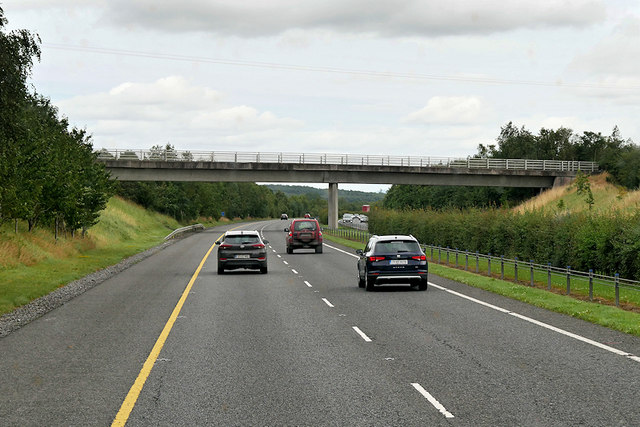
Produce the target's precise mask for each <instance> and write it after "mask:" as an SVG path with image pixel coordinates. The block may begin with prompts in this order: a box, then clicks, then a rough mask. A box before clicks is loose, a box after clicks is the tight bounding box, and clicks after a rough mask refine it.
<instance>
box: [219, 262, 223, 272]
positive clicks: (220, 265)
mask: <svg viewBox="0 0 640 427" xmlns="http://www.w3.org/2000/svg"><path fill="white" fill-rule="evenodd" d="M218 274H224V267H223V266H222V263H218Z"/></svg>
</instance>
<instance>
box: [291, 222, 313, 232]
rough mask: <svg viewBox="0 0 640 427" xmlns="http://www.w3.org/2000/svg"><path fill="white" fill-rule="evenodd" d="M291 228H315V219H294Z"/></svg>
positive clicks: (296, 229)
mask: <svg viewBox="0 0 640 427" xmlns="http://www.w3.org/2000/svg"><path fill="white" fill-rule="evenodd" d="M293 229H294V230H295V231H302V230H315V229H316V222H315V221H296V222H295V223H294V225H293Z"/></svg>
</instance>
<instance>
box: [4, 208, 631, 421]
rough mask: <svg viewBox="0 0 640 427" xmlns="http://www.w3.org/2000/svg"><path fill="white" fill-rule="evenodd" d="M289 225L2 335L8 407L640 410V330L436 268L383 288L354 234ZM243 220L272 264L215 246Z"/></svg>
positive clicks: (417, 415)
mask: <svg viewBox="0 0 640 427" xmlns="http://www.w3.org/2000/svg"><path fill="white" fill-rule="evenodd" d="M285 224H288V222H285V221H279V220H277V221H266V222H259V223H252V224H242V225H237V224H236V225H228V226H225V227H218V228H215V229H208V230H206V231H204V232H202V233H198V234H194V235H191V236H189V237H186V238H184V239H182V240H179V241H177V242H176V243H174V244H173V245H170V246H168V247H167V248H165V249H164V250H162V251H160V252H158V253H156V254H155V255H153V256H151V257H149V258H147V259H145V260H143V261H141V262H139V263H138V264H136V265H134V266H132V267H131V268H129V269H128V270H126V271H124V272H122V273H120V274H118V275H117V276H114V277H112V278H111V279H109V280H107V281H105V282H104V283H102V284H100V285H99V286H96V287H95V288H93V289H91V290H89V291H87V292H86V293H84V294H82V295H80V296H79V297H77V298H75V299H74V300H72V301H70V302H68V303H67V304H65V305H64V306H62V307H60V308H58V309H56V310H53V311H51V312H49V313H48V314H47V315H45V316H43V317H41V318H39V319H37V320H36V321H34V322H32V323H30V324H28V325H27V326H25V327H23V328H22V329H19V330H17V331H15V332H13V333H11V334H9V335H8V336H6V337H4V338H0V378H1V379H2V380H1V381H0V424H1V425H2V426H41V425H48V426H58V425H60V426H62V425H65V426H71V425H73V426H75V425H78V426H80V425H82V426H86V425H99V426H107V425H111V424H112V423H113V422H114V419H116V416H117V414H118V418H117V422H122V423H124V422H126V424H127V425H130V426H147V425H151V426H158V425H160V426H165V425H167V426H168V425H177V426H194V425H216V426H217V425H220V426H281V425H283V426H284V425H296V426H306V425H309V426H311V425H319V426H440V425H442V426H449V425H452V426H476V425H492V426H493V425H508V426H516V425H517V426H541V425H542V426H546V425H548V426H565V425H566V426H574V425H585V426H614V425H615V426H631V425H638V424H640V406H639V405H638V386H639V384H640V358H638V357H636V356H638V355H640V339H639V338H637V337H633V336H630V335H626V334H622V333H618V332H615V331H611V330H609V329H606V328H603V327H599V326H595V325H592V324H589V323H586V322H583V321H580V320H578V319H573V318H571V317H568V316H564V315H560V314H557V313H552V312H549V311H546V310H542V309H538V308H535V307H532V306H529V305H527V304H523V303H520V302H518V301H514V300H510V299H507V298H504V297H501V296H498V295H494V294H491V293H487V292H484V291H482V290H478V289H475V288H470V287H468V286H465V285H462V284H459V283H456V282H452V281H450V280H446V279H443V278H439V277H436V276H433V275H431V276H430V282H431V284H430V286H429V289H428V290H427V291H426V292H419V291H416V290H413V289H411V288H410V287H408V286H388V287H383V288H380V289H378V290H377V291H375V292H365V291H364V289H360V288H358V286H357V279H356V267H355V264H356V258H355V254H354V251H353V250H352V249H347V248H345V247H341V246H339V245H336V244H333V243H331V242H325V248H324V253H322V254H315V253H314V252H313V250H308V251H305V250H300V251H296V252H295V253H293V254H291V255H288V254H286V251H285V245H284V232H283V228H284V227H285ZM230 228H237V229H243V228H246V229H258V230H262V232H263V234H264V236H265V238H266V239H267V240H269V241H270V245H269V246H270V247H271V248H270V253H269V273H268V274H266V275H263V274H259V273H258V272H253V271H244V270H236V271H232V272H229V273H227V274H225V275H218V274H217V272H216V249H213V250H212V251H211V252H210V254H209V256H208V258H206V260H204V258H205V256H206V254H207V252H208V251H209V249H210V248H211V246H212V244H213V243H214V242H215V241H216V239H218V238H219V237H220V236H221V234H222V233H223V232H224V231H225V230H226V229H230ZM172 313H173V314H172ZM154 346H155V347H154ZM154 348H155V350H156V351H155V352H154V351H152V349H154ZM145 362H146V363H145ZM136 379H137V380H136ZM134 383H135V384H137V385H136V386H134Z"/></svg>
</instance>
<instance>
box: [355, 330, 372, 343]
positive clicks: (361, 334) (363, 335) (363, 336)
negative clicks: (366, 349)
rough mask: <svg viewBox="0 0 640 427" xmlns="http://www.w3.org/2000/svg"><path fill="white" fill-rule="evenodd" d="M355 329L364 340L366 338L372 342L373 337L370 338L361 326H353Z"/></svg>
mask: <svg viewBox="0 0 640 427" xmlns="http://www.w3.org/2000/svg"><path fill="white" fill-rule="evenodd" d="M353 330H354V331H356V333H357V334H358V335H360V336H361V337H362V339H363V340H365V341H366V342H371V338H369V337H368V336H367V335H366V334H365V333H364V332H362V331H361V330H360V328H358V327H357V326H353Z"/></svg>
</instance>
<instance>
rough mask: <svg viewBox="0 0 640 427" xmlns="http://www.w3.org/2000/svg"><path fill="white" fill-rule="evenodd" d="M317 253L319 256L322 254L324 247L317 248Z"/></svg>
mask: <svg viewBox="0 0 640 427" xmlns="http://www.w3.org/2000/svg"><path fill="white" fill-rule="evenodd" d="M316 253H317V254H321V253H322V245H321V246H316Z"/></svg>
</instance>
